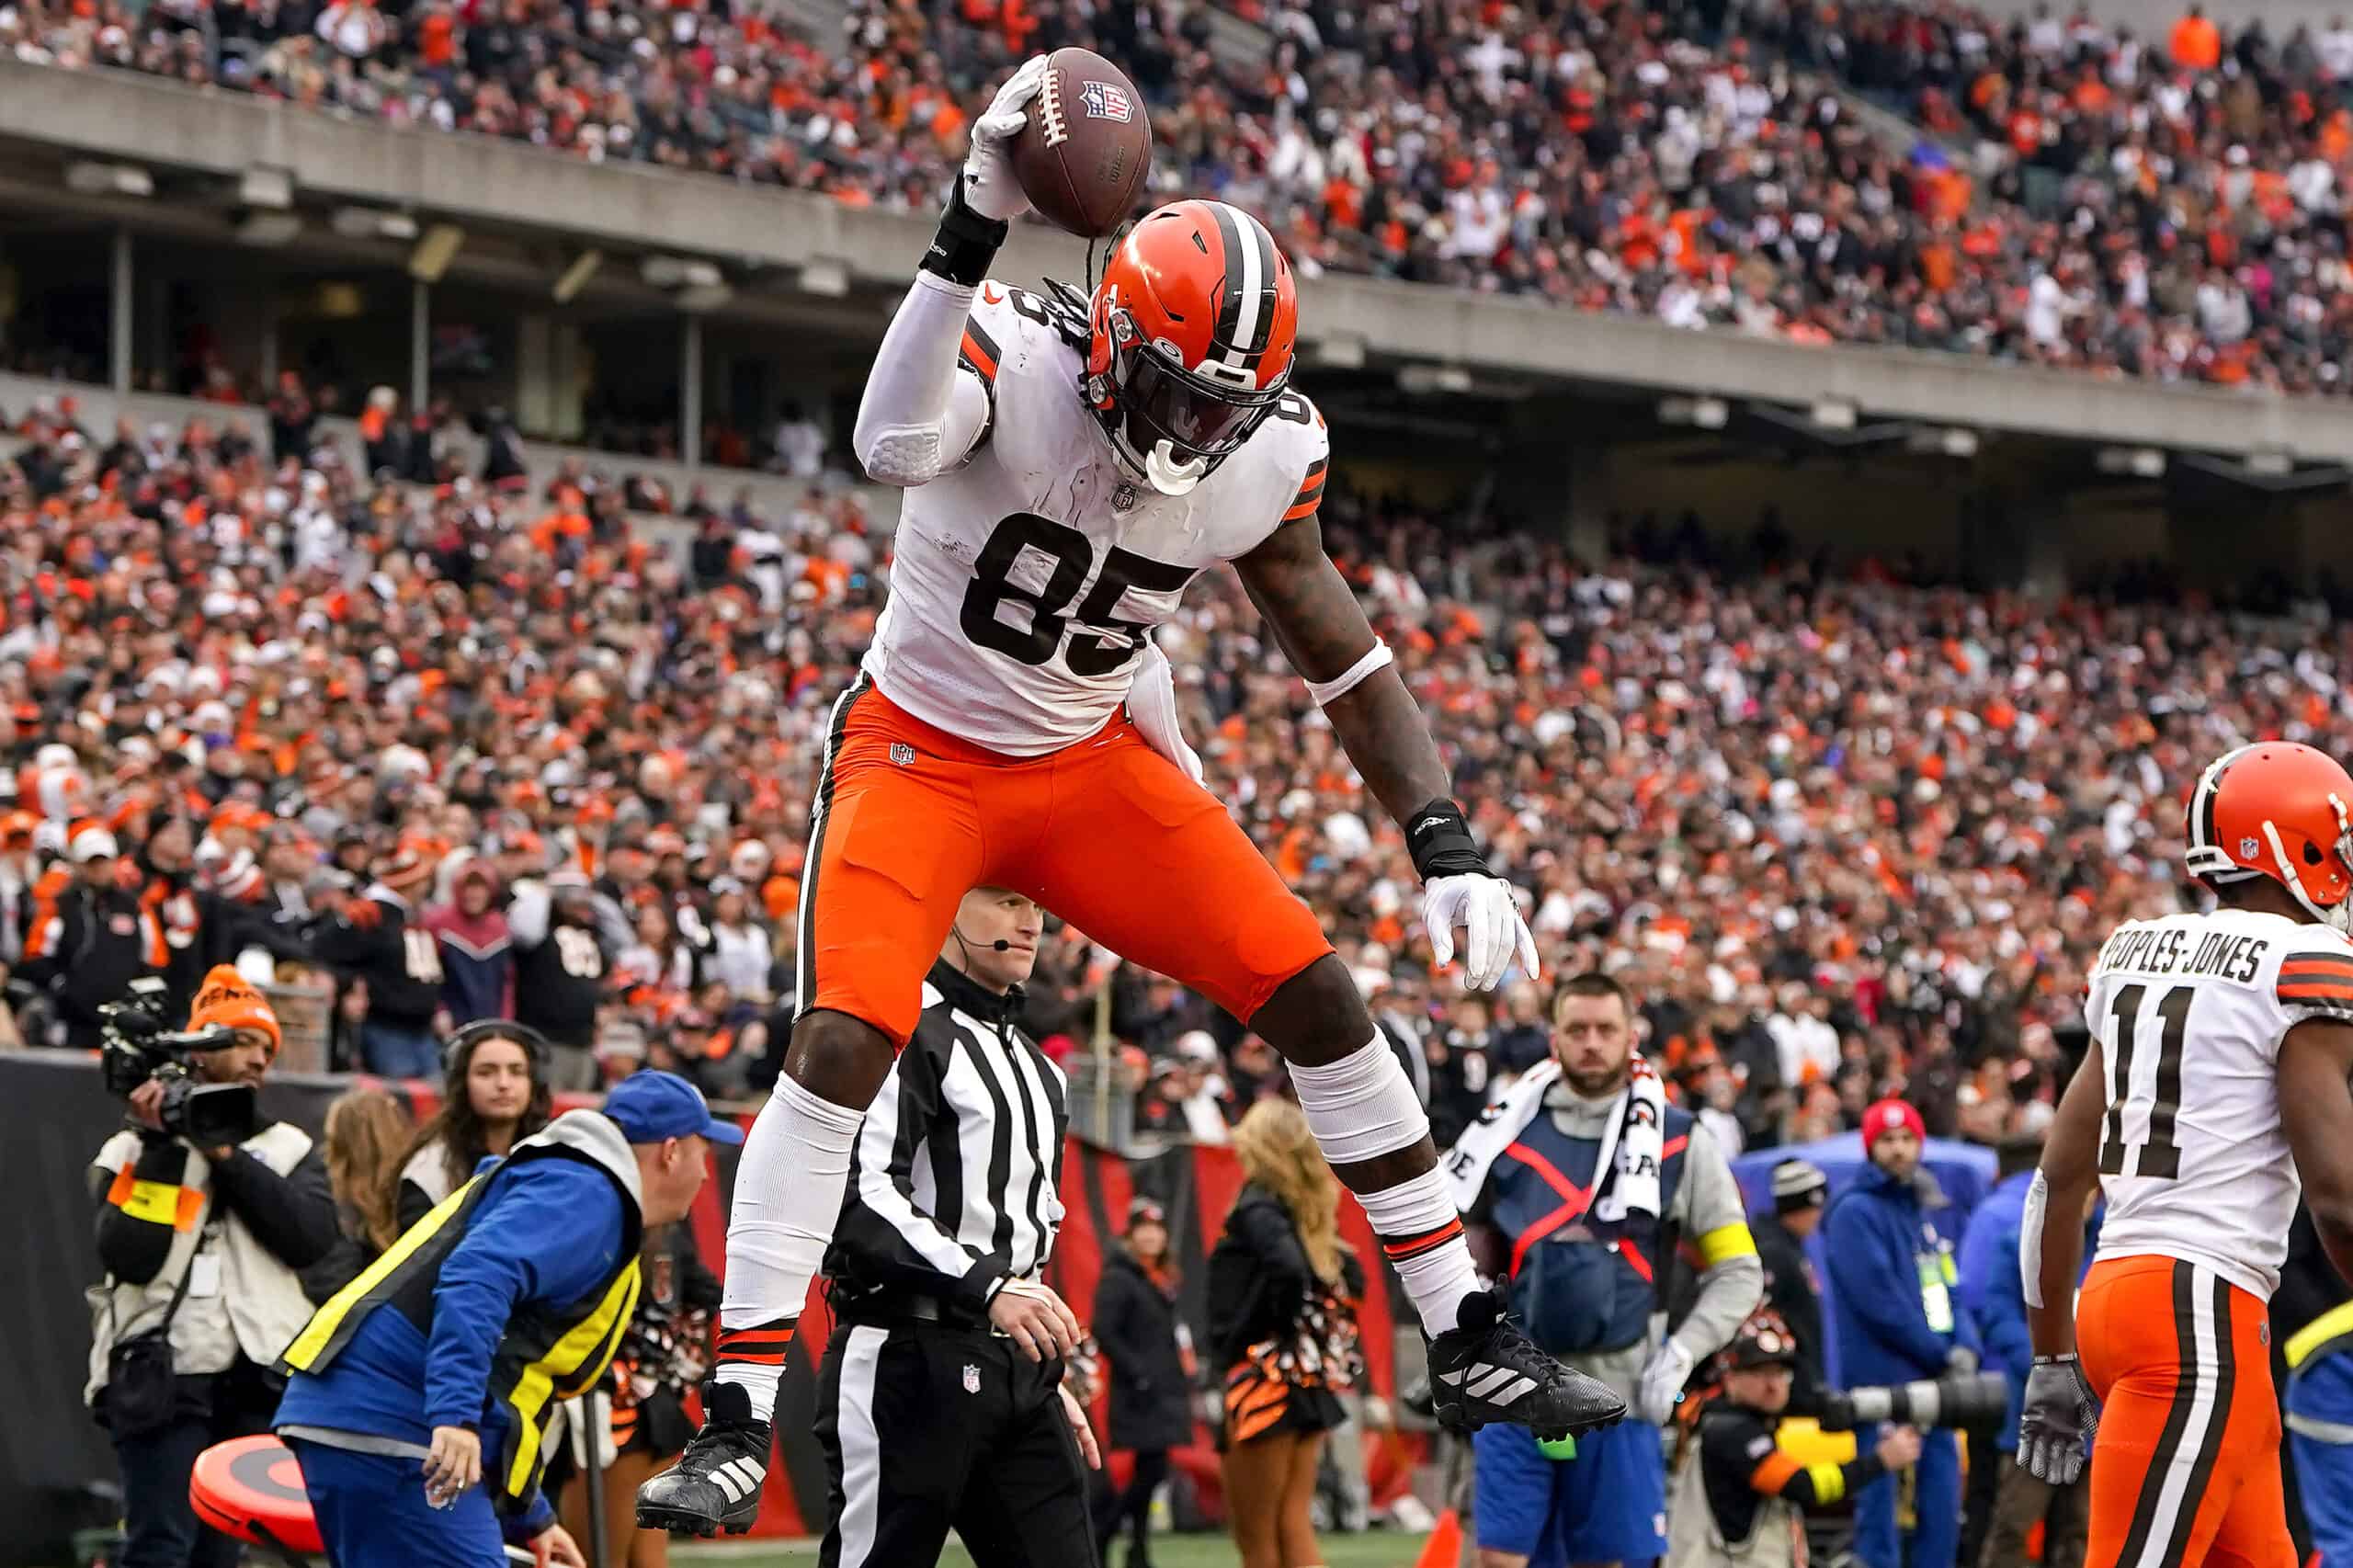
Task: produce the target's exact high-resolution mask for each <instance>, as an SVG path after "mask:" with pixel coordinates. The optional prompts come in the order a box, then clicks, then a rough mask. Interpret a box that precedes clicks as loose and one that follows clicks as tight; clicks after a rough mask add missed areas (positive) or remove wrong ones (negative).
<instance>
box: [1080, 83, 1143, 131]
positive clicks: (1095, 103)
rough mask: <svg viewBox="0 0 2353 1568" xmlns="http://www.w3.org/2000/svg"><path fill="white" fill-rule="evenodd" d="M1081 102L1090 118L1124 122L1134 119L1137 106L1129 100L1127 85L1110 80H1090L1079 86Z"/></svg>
mask: <svg viewBox="0 0 2353 1568" xmlns="http://www.w3.org/2000/svg"><path fill="white" fill-rule="evenodd" d="M1078 99H1079V104H1080V107H1081V108H1084V109H1085V110H1086V118H1087V119H1116V120H1119V121H1120V122H1121V123H1122V124H1124V123H1125V122H1127V121H1128V120H1131V119H1134V118H1135V115H1136V110H1135V106H1134V105H1133V104H1131V103H1130V102H1128V91H1127V89H1126V88H1125V87H1121V86H1119V85H1115V84H1113V83H1110V82H1088V83H1086V84H1085V85H1082V86H1081V87H1080V88H1079V93H1078Z"/></svg>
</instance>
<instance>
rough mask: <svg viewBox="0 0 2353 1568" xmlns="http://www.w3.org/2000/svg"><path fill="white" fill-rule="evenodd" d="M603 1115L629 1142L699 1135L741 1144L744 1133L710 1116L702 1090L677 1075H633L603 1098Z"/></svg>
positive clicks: (718, 1141)
mask: <svg viewBox="0 0 2353 1568" xmlns="http://www.w3.org/2000/svg"><path fill="white" fill-rule="evenodd" d="M605 1114H606V1115H607V1116H608V1117H611V1118H612V1119H613V1120H614V1121H616V1122H618V1123H620V1130H621V1133H622V1135H623V1136H624V1137H626V1138H627V1139H628V1140H629V1141H630V1142H632V1143H659V1142H662V1141H663V1140H664V1139H665V1138H691V1137H693V1136H694V1135H695V1134H696V1133H698V1132H699V1133H701V1134H702V1135H703V1136H704V1137H705V1138H708V1139H710V1141H711V1142H714V1143H741V1142H743V1141H744V1130H743V1129H742V1128H740V1127H738V1126H736V1125H735V1124H734V1123H733V1122H732V1121H722V1120H720V1119H718V1118H717V1117H715V1116H713V1115H711V1114H710V1105H709V1104H708V1103H707V1102H706V1101H705V1100H704V1099H703V1097H702V1091H701V1090H700V1089H698V1088H696V1087H695V1086H694V1085H692V1084H689V1083H688V1082H687V1081H686V1080H685V1079H684V1078H681V1077H679V1076H678V1075H677V1074H676V1073H634V1074H631V1075H630V1076H628V1077H626V1078H624V1079H622V1080H621V1081H620V1083H618V1084H616V1085H613V1089H612V1092H611V1093H610V1094H608V1095H607V1096H605Z"/></svg>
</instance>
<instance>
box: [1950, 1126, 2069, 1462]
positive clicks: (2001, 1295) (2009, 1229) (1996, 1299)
mask: <svg viewBox="0 0 2353 1568" xmlns="http://www.w3.org/2000/svg"><path fill="white" fill-rule="evenodd" d="M2033 1185H2034V1173H2033V1172H2032V1171H2020V1172H2019V1173H2018V1175H2016V1176H2011V1177H2010V1178H2009V1179H2007V1180H2006V1181H2004V1182H2003V1183H2002V1184H2001V1185H2000V1186H1998V1187H1995V1188H1994V1190H1993V1191H1991V1192H1989V1193H1987V1194H1986V1195H1985V1201H1984V1202H1983V1203H1980V1204H1979V1205H1978V1206H1977V1211H1976V1212H1975V1213H1973V1214H1972V1215H1970V1217H1969V1228H1968V1229H1967V1230H1966V1231H1963V1232H1962V1233H1961V1262H1960V1268H1961V1289H1960V1291H1959V1301H1960V1305H1961V1315H1962V1316H1963V1317H1964V1318H1965V1319H1967V1320H1968V1322H1969V1324H1971V1326H1972V1328H1974V1329H1975V1330H1976V1333H1977V1343H1978V1346H1979V1347H1980V1349H1981V1351H1982V1353H1983V1354H1984V1358H1985V1361H1984V1369H1985V1370H1986V1371H1989V1372H1999V1373H2001V1374H2002V1376H2004V1377H2005V1378H2007V1379H2008V1380H2009V1383H2010V1408H2009V1414H2008V1415H2005V1416H2004V1417H2003V1418H2002V1430H2001V1432H2000V1433H1999V1434H1998V1435H1997V1436H1996V1437H1995V1439H1994V1446H1995V1448H1996V1449H2000V1450H2001V1451H2002V1452H2004V1453H2011V1452H2014V1451H2016V1449H2018V1415H2019V1412H2020V1411H2021V1410H2022V1409H2023V1408H2024V1404H2025V1401H2026V1378H2027V1374H2028V1373H2029V1372H2030V1371H2032V1370H2033V1369H2034V1342H2033V1340H2032V1339H2030V1338H2029V1337H2028V1335H2027V1327H2026V1287H2025V1285H2024V1284H2023V1283H2022V1282H2021V1281H2020V1280H2019V1278H2018V1231H2019V1229H2020V1227H2021V1225H2022V1224H2023V1222H2024V1220H2025V1215H2026V1190H2027V1188H2028V1187H2031V1186H2033ZM2086 1256H2090V1255H2089V1254H2086Z"/></svg>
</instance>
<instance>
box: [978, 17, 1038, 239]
mask: <svg viewBox="0 0 2353 1568" xmlns="http://www.w3.org/2000/svg"><path fill="white" fill-rule="evenodd" d="M1045 85H1046V57H1045V56H1044V55H1042V54H1033V55H1031V56H1030V57H1029V59H1027V60H1025V61H1023V62H1021V69H1020V70H1018V71H1016V72H1015V73H1014V74H1013V75H1012V76H1011V77H1010V78H1009V79H1008V80H1007V81H1006V84H1005V85H1004V86H1002V87H999V88H998V89H997V90H996V97H994V98H992V99H990V100H989V107H988V110H987V112H986V113H984V114H983V115H982V116H981V117H980V119H976V120H974V121H972V151H971V152H970V153H966V154H965V155H964V205H965V206H967V207H969V208H971V209H972V210H973V211H974V212H977V213H978V214H980V215H981V216H982V217H983V218H986V219H988V220H989V221H990V222H998V223H1001V222H1006V220H1008V219H1013V218H1018V217H1020V216H1021V214H1023V213H1024V212H1027V211H1029V197H1028V196H1026V195H1024V194H1023V193H1022V189H1021V182H1020V181H1019V180H1017V179H1016V178H1014V177H1013V152H1012V148H1013V139H1014V138H1015V137H1017V136H1018V135H1020V134H1021V128H1022V127H1023V126H1025V125H1028V124H1029V100H1030V99H1032V98H1034V97H1037V96H1038V94H1039V93H1040V91H1041V90H1042V89H1043V88H1044V86H1045Z"/></svg>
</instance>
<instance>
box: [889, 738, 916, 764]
mask: <svg viewBox="0 0 2353 1568" xmlns="http://www.w3.org/2000/svg"><path fill="white" fill-rule="evenodd" d="M891 760H892V762H893V763H896V764H897V765H898V766H899V767H914V766H915V747H913V746H911V745H909V744H907V743H906V742H904V741H892V743H891Z"/></svg>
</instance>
